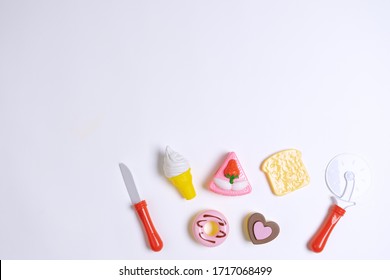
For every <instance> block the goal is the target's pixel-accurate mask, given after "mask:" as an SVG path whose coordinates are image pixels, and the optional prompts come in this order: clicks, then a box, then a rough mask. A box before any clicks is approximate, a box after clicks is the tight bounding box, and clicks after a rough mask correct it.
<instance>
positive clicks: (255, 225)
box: [248, 213, 280, 245]
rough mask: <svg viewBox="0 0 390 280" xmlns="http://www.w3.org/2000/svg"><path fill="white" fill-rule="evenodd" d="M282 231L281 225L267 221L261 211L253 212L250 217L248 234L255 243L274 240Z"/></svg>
mask: <svg viewBox="0 0 390 280" xmlns="http://www.w3.org/2000/svg"><path fill="white" fill-rule="evenodd" d="M279 232H280V228H279V225H278V224H277V223H275V222H272V221H268V222H267V221H266V220H265V218H264V216H263V215H262V214H260V213H254V214H252V215H251V216H250V217H249V219H248V234H249V238H250V239H251V241H252V243H253V244H256V245H257V244H265V243H268V242H270V241H272V240H274V239H275V238H276V237H277V236H278V235H279Z"/></svg>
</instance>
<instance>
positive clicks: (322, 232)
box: [309, 204, 345, 253]
mask: <svg viewBox="0 0 390 280" xmlns="http://www.w3.org/2000/svg"><path fill="white" fill-rule="evenodd" d="M344 214H345V210H344V209H343V208H341V207H340V206H338V205H337V204H334V205H332V207H331V208H330V209H329V213H328V216H327V217H326V219H325V220H324V222H323V224H322V226H321V227H320V229H319V230H318V231H317V233H316V234H315V235H314V237H313V239H312V240H311V242H310V244H309V247H310V249H311V250H312V251H314V252H316V253H320V252H322V250H324V247H325V245H326V242H327V241H328V238H329V236H330V234H331V232H332V230H333V228H334V227H335V226H336V224H337V222H338V221H339V220H340V218H341V217H342V216H344Z"/></svg>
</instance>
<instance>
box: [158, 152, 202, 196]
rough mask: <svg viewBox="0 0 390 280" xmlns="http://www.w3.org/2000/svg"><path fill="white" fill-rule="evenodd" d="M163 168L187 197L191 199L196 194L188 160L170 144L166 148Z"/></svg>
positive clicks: (180, 191) (170, 179)
mask: <svg viewBox="0 0 390 280" xmlns="http://www.w3.org/2000/svg"><path fill="white" fill-rule="evenodd" d="M163 169H164V173H165V176H166V177H167V178H168V179H169V181H171V182H172V184H173V185H174V186H175V187H176V189H177V190H178V191H179V193H180V194H181V195H182V196H183V197H184V198H185V199H187V200H190V199H193V198H194V197H195V196H196V192H195V188H194V185H193V184H192V175H191V168H190V165H189V163H188V161H187V160H186V159H185V158H184V157H183V156H182V155H180V154H179V153H177V152H175V151H174V150H172V149H171V148H170V147H169V146H167V148H166V149H165V156H164V165H163Z"/></svg>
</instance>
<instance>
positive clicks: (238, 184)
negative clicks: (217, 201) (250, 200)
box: [209, 152, 252, 196]
mask: <svg viewBox="0 0 390 280" xmlns="http://www.w3.org/2000/svg"><path fill="white" fill-rule="evenodd" d="M209 188H210V190H212V191H213V192H216V193H218V194H222V195H229V196H236V195H244V194H248V193H250V192H251V191H252V187H251V185H250V184H249V182H248V179H247V177H246V175H245V173H244V170H243V169H242V166H241V164H240V162H239V161H238V158H237V156H236V154H235V153H234V152H231V153H229V154H228V155H227V157H226V159H225V161H224V163H223V164H222V165H221V167H220V168H219V169H218V171H217V172H216V173H215V175H214V178H213V181H212V182H211V183H210V186H209Z"/></svg>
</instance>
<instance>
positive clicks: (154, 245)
mask: <svg viewBox="0 0 390 280" xmlns="http://www.w3.org/2000/svg"><path fill="white" fill-rule="evenodd" d="M119 168H120V170H121V172H122V177H123V180H124V181H125V185H126V188H127V191H128V193H129V195H130V199H131V202H132V203H133V206H134V208H135V210H136V211H137V214H138V217H139V218H140V220H141V222H142V225H143V227H144V230H145V233H146V236H147V237H148V241H149V245H150V248H151V249H152V250H153V251H155V252H158V251H160V250H161V249H162V247H163V242H162V240H161V238H160V235H159V234H158V233H157V231H156V229H155V227H154V225H153V222H152V219H151V218H150V215H149V211H148V207H147V204H146V201H145V200H141V197H140V195H139V193H138V190H137V187H136V186H135V182H134V178H133V175H132V174H131V172H130V170H129V168H128V167H127V166H126V165H125V164H123V163H120V164H119Z"/></svg>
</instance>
